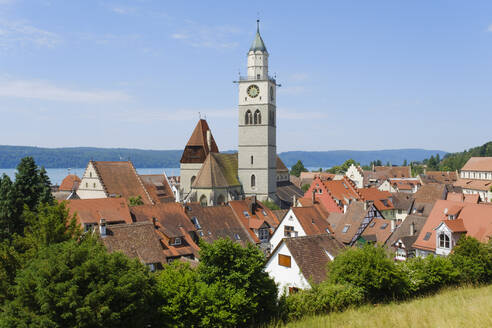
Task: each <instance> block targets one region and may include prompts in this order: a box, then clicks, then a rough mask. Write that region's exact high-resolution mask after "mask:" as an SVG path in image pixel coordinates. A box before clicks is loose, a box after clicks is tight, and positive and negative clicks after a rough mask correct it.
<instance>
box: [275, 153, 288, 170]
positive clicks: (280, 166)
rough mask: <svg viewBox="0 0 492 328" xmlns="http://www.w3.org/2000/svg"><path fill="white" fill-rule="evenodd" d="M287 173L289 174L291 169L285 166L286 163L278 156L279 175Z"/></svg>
mask: <svg viewBox="0 0 492 328" xmlns="http://www.w3.org/2000/svg"><path fill="white" fill-rule="evenodd" d="M283 172H285V173H287V172H289V169H288V168H287V166H285V164H284V162H282V160H281V159H280V157H279V156H278V155H277V173H283Z"/></svg>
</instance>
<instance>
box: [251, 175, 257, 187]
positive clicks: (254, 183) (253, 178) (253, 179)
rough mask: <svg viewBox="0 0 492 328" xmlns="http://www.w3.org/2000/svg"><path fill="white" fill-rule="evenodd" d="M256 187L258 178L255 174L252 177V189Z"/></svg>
mask: <svg viewBox="0 0 492 328" xmlns="http://www.w3.org/2000/svg"><path fill="white" fill-rule="evenodd" d="M255 187H256V177H255V175H254V174H253V175H252V176H251V188H255Z"/></svg>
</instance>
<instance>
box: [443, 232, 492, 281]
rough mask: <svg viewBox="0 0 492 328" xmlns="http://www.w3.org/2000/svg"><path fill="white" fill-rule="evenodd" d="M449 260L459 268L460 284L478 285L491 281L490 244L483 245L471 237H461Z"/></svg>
mask: <svg viewBox="0 0 492 328" xmlns="http://www.w3.org/2000/svg"><path fill="white" fill-rule="evenodd" d="M450 258H451V261H452V262H453V264H454V265H455V267H456V268H459V271H460V279H461V281H462V282H465V283H472V284H478V283H489V282H491V281H492V243H490V242H489V244H484V243H480V242H479V241H478V240H476V239H475V238H473V237H468V236H462V237H461V238H460V239H459V240H458V242H457V243H456V246H455V247H454V248H453V253H452V254H451V255H450Z"/></svg>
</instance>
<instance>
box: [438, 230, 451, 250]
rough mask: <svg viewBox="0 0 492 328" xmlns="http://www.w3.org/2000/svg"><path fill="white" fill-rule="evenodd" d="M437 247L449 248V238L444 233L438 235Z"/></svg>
mask: <svg viewBox="0 0 492 328" xmlns="http://www.w3.org/2000/svg"><path fill="white" fill-rule="evenodd" d="M439 247H441V248H449V236H448V235H446V234H445V233H441V234H440V235H439Z"/></svg>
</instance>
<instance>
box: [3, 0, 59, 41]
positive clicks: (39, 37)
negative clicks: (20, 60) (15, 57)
mask: <svg viewBox="0 0 492 328" xmlns="http://www.w3.org/2000/svg"><path fill="white" fill-rule="evenodd" d="M0 1H1V0H0ZM60 42H61V38H60V36H59V35H58V34H56V33H53V32H49V31H46V30H43V29H40V28H37V27H35V26H32V25H30V24H29V23H27V22H25V21H10V20H5V19H0V50H10V49H14V48H16V47H19V46H21V47H22V46H27V45H34V46H38V47H48V48H51V47H54V46H55V45H57V44H58V43H60Z"/></svg>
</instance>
